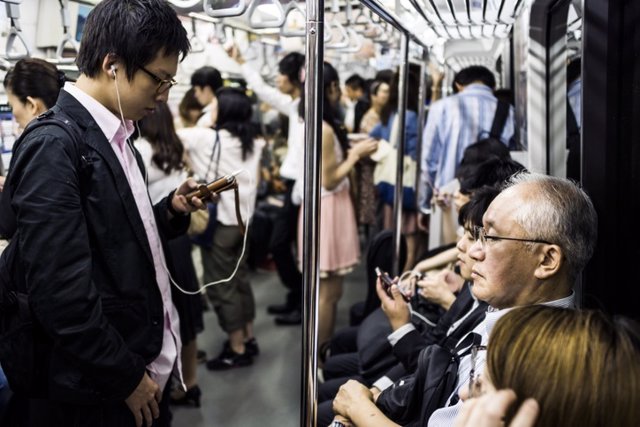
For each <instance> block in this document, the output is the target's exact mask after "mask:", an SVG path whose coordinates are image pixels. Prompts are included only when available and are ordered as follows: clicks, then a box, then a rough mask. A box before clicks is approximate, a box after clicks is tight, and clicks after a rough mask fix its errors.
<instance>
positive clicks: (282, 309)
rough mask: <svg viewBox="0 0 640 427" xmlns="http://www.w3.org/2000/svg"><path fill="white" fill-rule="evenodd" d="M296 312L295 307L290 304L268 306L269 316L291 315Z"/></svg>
mask: <svg viewBox="0 0 640 427" xmlns="http://www.w3.org/2000/svg"><path fill="white" fill-rule="evenodd" d="M294 310H295V307H293V306H291V305H289V304H271V305H268V306H267V313H269V314H289V313H291V312H292V311H294Z"/></svg>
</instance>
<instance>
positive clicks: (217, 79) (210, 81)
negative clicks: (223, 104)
mask: <svg viewBox="0 0 640 427" xmlns="http://www.w3.org/2000/svg"><path fill="white" fill-rule="evenodd" d="M222 84H223V82H222V75H220V71H218V70H216V69H215V68H213V67H210V66H208V65H206V66H204V67H200V68H198V69H197V70H196V71H195V72H194V73H193V74H192V75H191V86H194V87H195V86H199V87H207V86H209V87H210V88H211V91H212V92H213V93H215V92H216V91H217V90H218V89H220V88H221V87H222Z"/></svg>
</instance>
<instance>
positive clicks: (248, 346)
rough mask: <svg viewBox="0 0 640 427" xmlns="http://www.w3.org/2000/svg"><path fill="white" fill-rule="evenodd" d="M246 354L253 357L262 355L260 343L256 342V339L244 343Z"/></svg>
mask: <svg viewBox="0 0 640 427" xmlns="http://www.w3.org/2000/svg"><path fill="white" fill-rule="evenodd" d="M244 352H245V353H246V354H248V355H249V356H251V357H254V356H257V355H259V354H260V348H259V347H258V341H256V339H255V337H254V338H251V339H249V340H246V341H245V342H244Z"/></svg>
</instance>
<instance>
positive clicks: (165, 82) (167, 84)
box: [140, 66, 178, 95]
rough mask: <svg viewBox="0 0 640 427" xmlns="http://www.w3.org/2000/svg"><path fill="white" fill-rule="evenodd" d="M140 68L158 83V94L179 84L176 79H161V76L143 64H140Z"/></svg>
mask: <svg viewBox="0 0 640 427" xmlns="http://www.w3.org/2000/svg"><path fill="white" fill-rule="evenodd" d="M140 69H141V70H142V71H144V72H145V73H146V74H147V75H148V76H149V77H151V78H152V79H153V80H154V81H155V82H156V83H157V84H158V87H157V88H156V93H157V94H158V95H160V94H163V93H165V92H166V91H168V90H169V89H171V88H172V87H173V86H175V85H177V84H178V82H177V81H176V79H161V78H160V77H158V76H156V75H155V74H154V73H152V72H151V71H149V70H147V69H146V68H144V67H142V66H140Z"/></svg>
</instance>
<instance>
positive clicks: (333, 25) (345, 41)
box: [325, 15, 349, 49]
mask: <svg viewBox="0 0 640 427" xmlns="http://www.w3.org/2000/svg"><path fill="white" fill-rule="evenodd" d="M327 26H328V27H329V31H330V34H331V38H330V39H329V42H328V43H325V48H327V49H345V48H347V47H349V34H347V30H346V29H345V28H344V26H343V25H342V24H341V23H340V21H338V20H337V19H336V17H335V15H334V16H333V17H332V19H331V21H330V22H329V23H328V24H327ZM333 30H337V31H338V34H339V35H340V40H336V41H332V40H333V35H334V34H335V33H334V32H333Z"/></svg>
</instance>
